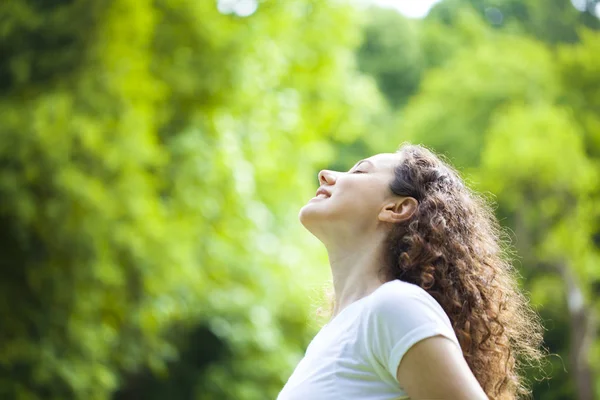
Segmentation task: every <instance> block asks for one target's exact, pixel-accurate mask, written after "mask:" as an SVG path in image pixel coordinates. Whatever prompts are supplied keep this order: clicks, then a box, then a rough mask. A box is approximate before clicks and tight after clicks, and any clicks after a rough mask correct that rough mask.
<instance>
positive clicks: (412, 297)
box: [366, 280, 452, 328]
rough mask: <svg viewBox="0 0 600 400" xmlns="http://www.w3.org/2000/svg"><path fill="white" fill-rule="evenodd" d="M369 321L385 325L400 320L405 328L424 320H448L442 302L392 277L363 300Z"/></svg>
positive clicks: (423, 323) (410, 284)
mask: <svg viewBox="0 0 600 400" xmlns="http://www.w3.org/2000/svg"><path fill="white" fill-rule="evenodd" d="M366 312H367V315H368V318H369V320H371V322H383V323H384V324H385V325H388V324H392V325H397V324H402V325H404V326H405V327H406V328H409V327H412V328H414V327H416V326H421V325H426V324H436V325H445V326H446V327H449V328H451V327H452V323H451V322H450V319H449V318H448V316H447V315H446V313H445V312H444V310H443V308H442V306H441V305H440V304H439V303H438V302H437V301H436V300H435V299H434V298H433V297H432V296H431V295H430V294H429V293H427V291H425V290H424V289H423V288H421V287H419V286H417V285H414V284H412V283H408V282H403V281H400V280H393V281H390V282H386V283H384V284H383V285H381V286H380V287H379V288H377V289H376V290H375V291H374V292H373V293H372V294H371V296H370V298H369V299H368V301H367V304H366Z"/></svg>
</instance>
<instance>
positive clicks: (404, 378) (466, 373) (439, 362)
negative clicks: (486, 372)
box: [397, 336, 488, 400]
mask: <svg viewBox="0 0 600 400" xmlns="http://www.w3.org/2000/svg"><path fill="white" fill-rule="evenodd" d="M397 379H398V382H399V383H400V386H401V387H402V389H404V391H405V392H406V393H407V394H408V395H409V396H410V398H411V399H415V400H422V399H447V400H479V399H481V400H487V399H488V397H487V396H486V395H485V392H484V391H483V389H482V388H481V386H480V385H479V382H477V379H475V376H474V375H473V373H472V372H471V370H470V369H469V366H468V365H467V362H466V361H465V359H464V357H463V355H462V352H461V351H460V349H459V348H458V347H457V345H456V344H455V343H453V342H452V341H450V340H449V339H447V338H445V337H443V336H434V337H430V338H427V339H424V340H422V341H420V342H418V343H416V344H415V345H414V346H412V347H411V348H410V349H409V350H408V352H407V353H406V355H405V356H404V357H403V358H402V360H401V362H400V365H399V366H398V371H397Z"/></svg>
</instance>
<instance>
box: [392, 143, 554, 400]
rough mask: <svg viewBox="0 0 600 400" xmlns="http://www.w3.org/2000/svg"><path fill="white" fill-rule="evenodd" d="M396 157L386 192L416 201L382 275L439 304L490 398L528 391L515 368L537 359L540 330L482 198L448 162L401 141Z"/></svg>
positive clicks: (396, 232)
mask: <svg viewBox="0 0 600 400" xmlns="http://www.w3.org/2000/svg"><path fill="white" fill-rule="evenodd" d="M398 153H400V154H401V156H402V161H401V163H400V164H399V165H398V166H397V167H396V168H395V171H394V175H395V177H394V180H393V181H392V182H391V183H390V190H391V191H392V192H393V193H394V194H397V195H399V196H410V197H413V198H415V199H416V200H417V201H418V203H419V204H418V207H417V210H416V211H415V213H414V215H413V216H412V217H411V218H410V219H409V220H408V221H406V222H405V223H402V224H396V225H395V226H394V227H393V228H392V231H391V233H390V235H389V237H388V241H387V243H386V247H385V249H386V250H385V252H386V254H385V259H386V263H385V266H384V268H383V270H382V271H381V272H382V273H383V274H384V275H385V279H386V280H393V279H400V280H402V281H406V282H410V283H413V284H416V285H419V286H420V287H422V288H423V289H425V290H426V291H427V292H428V293H429V294H430V295H432V296H433V297H434V298H435V299H436V300H437V301H438V302H439V303H440V305H441V306H442V307H443V309H444V311H445V312H446V313H447V314H448V316H449V318H450V320H451V321H452V325H453V328H454V332H455V333H456V335H457V337H458V340H459V342H460V344H461V347H462V351H463V355H464V357H465V359H466V360H467V363H468V364H469V367H470V368H471V371H473V374H474V375H475V377H476V378H477V380H478V381H479V383H480V385H481V386H482V388H483V389H484V391H485V392H486V394H487V395H488V397H489V398H490V399H492V400H496V399H515V398H521V397H522V396H526V395H528V394H530V391H529V390H528V388H527V387H526V385H525V383H524V381H523V379H522V377H521V373H522V367H523V366H526V365H532V364H534V365H535V364H537V363H538V362H539V361H540V360H541V359H542V356H543V352H542V350H541V343H542V330H543V328H542V326H541V323H540V319H539V317H538V316H537V314H536V313H535V312H534V311H533V310H532V309H531V308H530V307H529V305H528V301H527V299H526V297H525V296H524V295H523V294H522V293H521V292H520V290H519V288H518V284H517V279H516V272H515V270H514V269H513V267H512V264H511V262H510V258H509V255H510V252H509V251H508V249H509V247H508V246H506V243H507V240H506V238H507V235H506V234H505V233H504V231H503V230H502V229H501V228H500V226H499V224H498V222H497V220H496V218H495V216H494V213H493V210H492V209H491V207H490V206H489V204H488V202H487V201H486V199H485V198H483V197H482V196H480V195H478V194H476V193H475V192H473V191H472V190H470V189H469V188H468V187H467V186H466V185H465V184H464V182H463V181H462V179H461V178H460V176H459V174H458V172H457V171H456V170H454V169H453V168H452V167H451V166H450V165H449V164H448V163H446V162H444V161H442V159H441V158H440V157H438V156H436V155H435V154H434V153H433V152H432V151H430V150H428V149H426V148H425V147H423V146H419V145H411V144H403V145H402V146H401V147H400V149H399V150H398ZM538 365H539V364H538Z"/></svg>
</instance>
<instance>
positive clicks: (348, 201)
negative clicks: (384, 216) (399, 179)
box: [331, 181, 385, 215]
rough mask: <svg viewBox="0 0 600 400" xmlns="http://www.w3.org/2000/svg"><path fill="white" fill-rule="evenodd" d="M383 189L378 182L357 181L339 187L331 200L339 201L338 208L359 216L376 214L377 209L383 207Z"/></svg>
mask: <svg viewBox="0 0 600 400" xmlns="http://www.w3.org/2000/svg"><path fill="white" fill-rule="evenodd" d="M384 190H385V187H383V185H382V184H381V182H378V181H362V182H360V181H357V182H347V183H345V184H344V185H340V188H339V190H338V191H336V193H335V195H336V196H334V197H337V198H334V197H332V199H331V200H335V201H336V202H338V201H339V203H338V204H340V206H342V205H343V207H344V208H345V209H348V208H350V209H352V210H353V211H354V212H357V213H360V214H365V215H367V214H373V213H378V212H379V208H380V207H381V206H382V205H383V203H384V201H385V198H384Z"/></svg>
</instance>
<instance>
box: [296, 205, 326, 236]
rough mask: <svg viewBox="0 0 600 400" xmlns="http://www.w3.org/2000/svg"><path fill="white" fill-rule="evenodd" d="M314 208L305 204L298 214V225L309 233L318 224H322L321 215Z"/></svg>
mask: <svg viewBox="0 0 600 400" xmlns="http://www.w3.org/2000/svg"><path fill="white" fill-rule="evenodd" d="M314 206H315V204H311V203H308V204H305V205H304V206H303V207H302V208H301V209H300V212H299V213H298V219H299V220H300V223H301V224H302V225H304V227H305V228H306V229H307V230H308V231H309V232H311V233H312V232H313V230H314V228H316V227H317V226H318V224H319V223H320V222H323V213H322V212H319V210H318V209H317V207H314Z"/></svg>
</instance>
